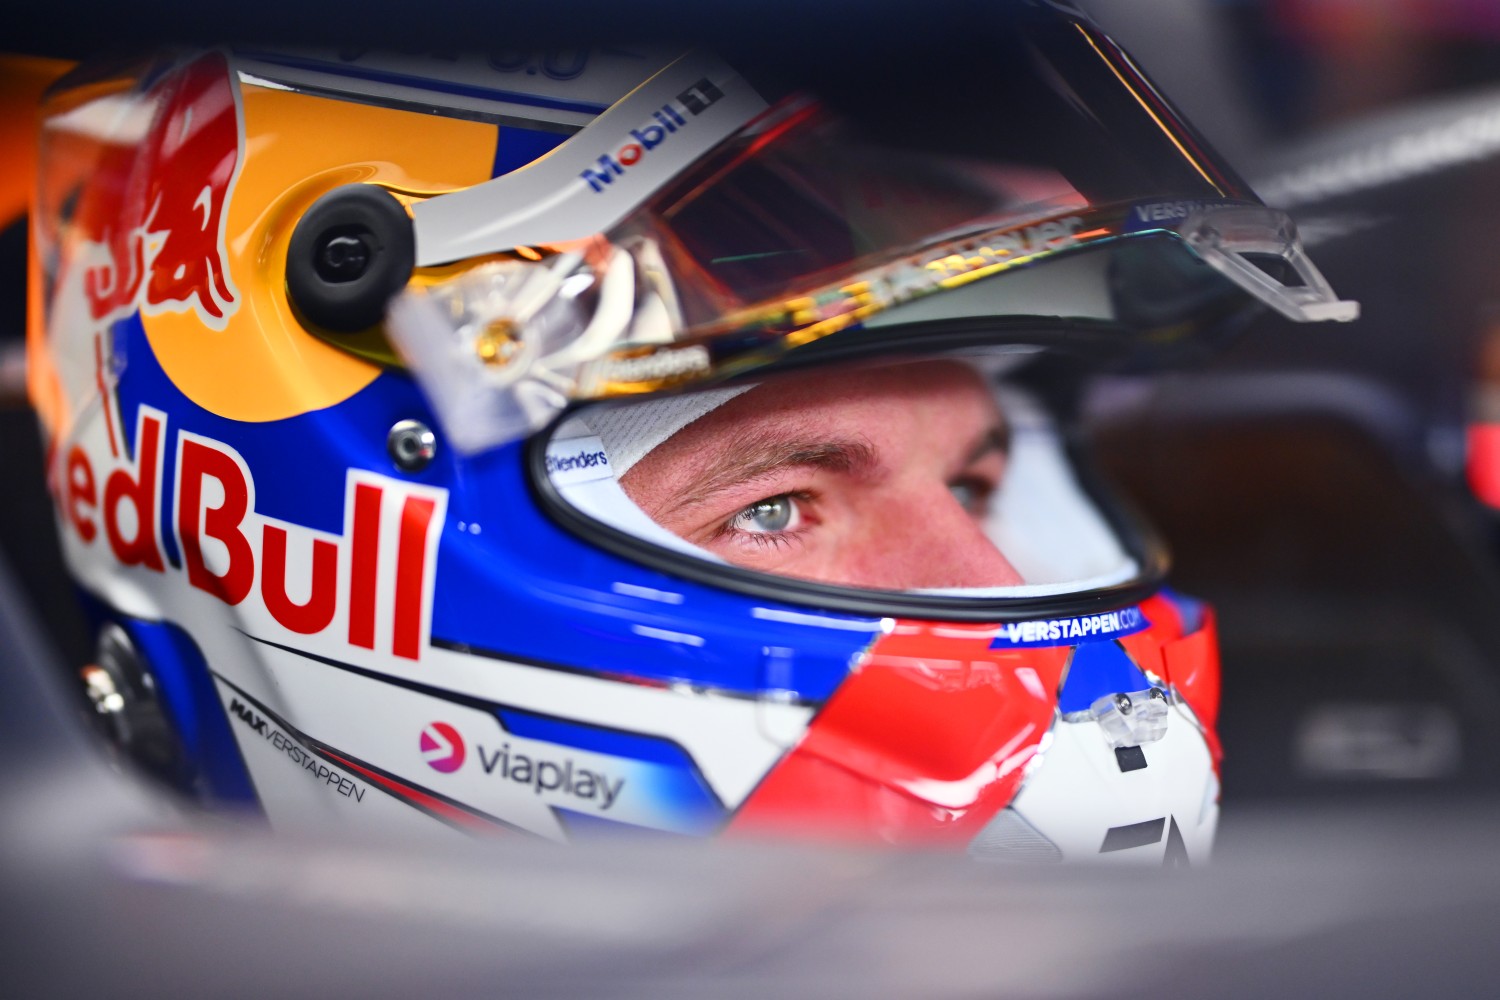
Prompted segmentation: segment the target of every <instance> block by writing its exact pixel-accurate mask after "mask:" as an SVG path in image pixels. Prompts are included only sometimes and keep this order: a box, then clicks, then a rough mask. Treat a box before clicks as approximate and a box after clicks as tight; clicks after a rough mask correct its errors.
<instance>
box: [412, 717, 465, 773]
mask: <svg viewBox="0 0 1500 1000" xmlns="http://www.w3.org/2000/svg"><path fill="white" fill-rule="evenodd" d="M421 748H422V759H423V760H425V761H427V766H428V767H430V768H432V769H433V770H434V771H441V772H442V773H443V774H452V773H453V772H454V771H457V770H458V769H459V768H460V767H462V766H463V763H464V757H465V756H466V755H467V753H468V751H466V750H465V749H464V738H463V737H462V736H460V735H458V730H457V729H454V728H453V727H452V726H450V725H448V723H446V722H429V723H428V724H427V726H426V727H425V728H424V729H423V730H422V740H421Z"/></svg>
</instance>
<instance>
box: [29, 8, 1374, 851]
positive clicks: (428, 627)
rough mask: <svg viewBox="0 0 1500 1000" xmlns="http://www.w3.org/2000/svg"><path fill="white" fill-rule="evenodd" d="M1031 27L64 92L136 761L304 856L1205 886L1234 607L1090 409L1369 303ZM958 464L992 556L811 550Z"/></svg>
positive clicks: (63, 232)
mask: <svg viewBox="0 0 1500 1000" xmlns="http://www.w3.org/2000/svg"><path fill="white" fill-rule="evenodd" d="M991 6H993V7H994V8H995V10H994V11H993V12H991V13H990V14H988V15H985V18H987V20H986V19H985V18H979V19H978V20H974V19H971V20H970V21H968V22H966V24H965V25H964V30H963V32H961V37H958V38H955V39H953V40H952V47H951V48H939V49H931V50H930V51H929V49H928V48H924V49H922V50H921V51H917V52H913V53H910V54H909V56H910V57H909V59H908V61H907V63H906V64H905V65H903V66H901V67H894V68H893V67H892V66H890V65H889V64H884V63H883V64H878V65H870V64H868V63H861V62H860V61H859V57H858V55H857V54H850V53H847V52H841V51H830V52H827V53H825V56H826V57H825V58H820V59H816V60H808V59H805V58H801V57H800V56H799V57H797V58H793V57H792V56H791V55H789V53H793V54H795V53H802V54H804V55H805V51H804V49H805V47H804V48H797V47H796V46H791V47H789V48H787V49H778V50H776V51H773V52H770V53H767V52H766V51H763V50H762V51H757V50H755V49H754V48H753V47H752V46H747V45H740V46H737V45H736V44H735V42H734V40H733V39H721V40H720V41H721V42H722V43H723V44H721V45H720V47H719V49H718V50H716V51H715V52H710V51H707V50H705V49H703V48H701V47H700V48H682V49H672V50H671V51H665V52H663V51H659V50H658V48H654V47H652V46H650V45H633V44H632V45H624V44H607V45H606V44H593V45H589V46H581V47H574V48H571V49H568V48H559V49H551V50H539V51H535V52H522V51H514V52H509V51H508V52H489V53H483V52H478V53H474V54H468V55H453V54H451V53H450V54H447V55H444V56H442V57H421V56H411V55H400V54H393V53H384V54H382V53H379V52H357V53H356V52H342V53H327V52H316V51H302V50H275V51H272V50H268V49H261V48H254V47H248V46H241V47H235V48H229V49H219V50H211V51H206V52H196V53H169V54H166V55H161V56H157V57H154V58H151V59H148V60H144V61H141V62H139V63H135V64H128V65H127V64H110V65H107V66H97V67H84V68H83V69H81V70H79V71H77V72H75V73H74V74H72V75H71V76H70V77H68V78H67V79H65V80H64V81H62V82H61V83H60V84H59V86H57V87H56V88H54V90H53V92H52V93H51V94H50V96H49V98H48V100H47V102H46V105H45V108H44V118H43V133H42V142H41V158H42V170H41V175H40V180H39V186H38V190H37V200H36V206H35V212H34V213H33V217H34V220H35V221H34V239H33V258H32V260H33V267H32V294H33V302H34V304H35V306H36V308H34V309H33V310H32V321H31V329H30V330H29V338H30V358H31V365H30V369H29V373H30V380H31V392H32V396H33V399H34V401H35V404H36V407H37V409H38V412H39V414H40V416H41V422H42V425H43V429H44V434H45V437H46V441H47V448H48V451H47V455H48V458H47V473H48V481H49V486H50V489H51V491H52V496H53V498H54V500H55V504H56V512H57V523H58V530H59V532H60V537H61V542H62V547H63V550H64V555H65V558H66V561H67V563H68V566H69V567H70V570H71V572H72V573H73V575H74V576H75V578H76V579H77V581H78V584H79V588H80V591H81V593H82V595H83V598H82V599H83V601H84V604H85V607H86V609H87V610H88V611H89V613H90V617H91V620H92V621H93V623H94V627H95V628H96V629H97V638H98V655H97V657H96V659H95V662H93V663H91V664H90V665H88V666H87V667H86V668H85V669H84V670H83V672H82V675H81V676H82V678H83V681H84V684H85V687H86V690H87V692H88V694H89V696H90V698H91V699H92V704H93V705H94V707H95V709H96V711H97V713H98V716H99V718H100V720H101V722H102V723H103V724H104V725H105V726H106V727H107V728H108V730H109V731H110V732H111V734H112V735H113V737H114V739H115V741H116V742H117V743H118V744H120V745H122V746H123V747H125V748H126V750H128V751H129V753H130V754H131V755H132V756H133V757H134V758H135V759H136V760H137V761H139V762H141V763H143V764H144V765H145V766H146V767H147V768H149V769H150V770H152V771H154V772H155V773H157V774H158V775H160V776H162V777H164V778H165V779H167V780H168V781H169V782H171V783H172V784H174V785H175V786H176V787H178V788H180V789H182V790H184V791H186V792H188V793H190V794H192V795H194V796H197V797H200V798H202V799H205V800H208V801H212V802H216V803H221V804H225V805H231V806H236V805H237V806H240V807H243V808H245V809H248V810H252V811H259V812H263V813H264V814H265V815H266V816H267V817H268V818H269V819H270V820H271V821H272V823H273V824H276V825H280V826H296V825H300V824H304V823H323V822H342V823H350V824H355V825H358V826H361V827H368V828H378V829H383V830H389V831H393V832H396V833H410V834H413V835H422V836H433V837H439V838H440V837H444V836H449V835H452V834H454V833H457V834H461V835H475V834H479V835H485V834H491V833H493V834H498V835H502V836H510V835H521V836H540V837H544V838H552V839H557V840H573V839H578V838H582V837H586V836H588V835H590V834H591V833H595V832H605V831H611V830H621V829H629V830H647V831H659V832H667V833H673V834H680V835H693V836H706V835H713V834H724V835H727V836H742V835H758V834H763V833H772V834H790V835H800V836H812V837H834V838H838V839H853V840H856V841H862V842H870V843H884V844H897V845H917V846H945V847H951V848H954V849H959V850H967V851H969V852H970V853H972V854H975V855H976V856H982V857H993V858H1016V859H1040V860H1057V859H1064V858H1095V859H1104V860H1117V859H1118V860H1125V859H1146V860H1151V861H1155V862H1158V863H1160V862H1162V861H1163V860H1165V861H1167V862H1184V861H1197V860H1200V859H1202V858H1203V857H1205V856H1206V854H1207V851H1208V849H1209V845H1210V843H1211V840H1212V836H1213V831H1214V826H1215V823H1216V818H1217V813H1218V794H1219V783H1218V777H1217V773H1218V760H1219V747H1218V742H1217V739H1216V737H1215V734H1214V723H1215V714H1216V708H1217V699H1218V684H1219V682H1218V672H1217V671H1218V666H1217V659H1216V649H1215V640H1214V619H1213V614H1212V612H1211V610H1210V609H1209V608H1207V607H1206V606H1205V605H1203V604H1201V603H1200V602H1197V601H1195V600H1192V599H1190V598H1188V597H1186V596H1183V595H1180V594H1177V593H1175V592H1173V591H1171V590H1170V589H1167V588H1166V587H1165V585H1164V577H1165V572H1166V568H1167V560H1166V556H1165V554H1164V552H1163V550H1162V548H1161V545H1160V543H1159V542H1157V541H1156V540H1155V539H1154V536H1152V535H1151V534H1150V532H1149V531H1148V530H1146V529H1145V528H1144V527H1143V526H1142V525H1141V524H1140V523H1139V522H1138V520H1137V519H1135V518H1134V517H1133V516H1132V515H1131V514H1130V513H1129V511H1128V510H1127V509H1126V508H1125V506H1124V505H1122V504H1121V503H1119V502H1118V501H1116V500H1114V499H1112V498H1111V497H1110V496H1109V495H1108V493H1107V491H1106V490H1105V489H1104V488H1103V487H1102V486H1101V485H1100V484H1099V483H1098V481H1097V478H1096V477H1095V476H1094V475H1093V474H1092V473H1091V472H1090V470H1089V467H1088V465H1087V462H1086V461H1085V456H1084V453H1083V445H1084V442H1083V441H1082V439H1081V437H1080V435H1079V432H1078V421H1077V413H1078V410H1079V405H1080V400H1081V399H1082V398H1083V396H1084V393H1085V391H1086V388H1087V385H1088V384H1089V379H1090V378H1091V376H1092V375H1094V374H1095V373H1097V372H1098V371H1100V370H1104V369H1111V370H1119V369H1122V368H1123V369H1129V370H1136V371H1140V370H1146V369H1149V368H1151V367H1153V366H1156V365H1161V364H1165V363H1168V362H1170V361H1171V360H1173V359H1175V358H1179V357H1181V356H1183V355H1185V354H1192V353H1193V352H1195V351H1198V350H1200V349H1202V348H1203V347H1204V346H1205V345H1211V344H1212V343H1214V342H1215V341H1216V338H1218V337H1220V336H1223V335H1225V334H1226V333H1228V332H1232V331H1233V329H1234V328H1235V327H1236V326H1237V325H1238V324H1239V323H1241V322H1242V321H1243V320H1244V318H1245V317H1246V316H1248V315H1250V314H1251V313H1253V312H1254V311H1256V310H1258V309H1260V308H1262V307H1264V306H1266V305H1269V306H1271V307H1273V308H1276V309H1278V310H1280V311H1281V312H1283V313H1285V314H1287V315H1288V316H1291V317H1292V318H1294V319H1299V320H1322V319H1347V318H1350V317H1351V316H1352V314H1353V311H1354V305H1353V304H1352V303H1347V302H1341V301H1339V300H1338V299H1337V298H1336V296H1334V294H1333V293H1332V291H1331V290H1330V289H1329V288H1328V286H1327V284H1326V282H1324V281H1323V279H1322V278H1321V276H1320V275H1319V274H1318V272H1317V270H1316V269H1315V268H1314V267H1313V266H1312V264H1311V263H1310V262H1309V261H1308V260H1307V258H1306V256H1305V255H1304V254H1303V252H1302V250H1301V245H1300V243H1299V241H1298V238H1297V235H1296V231H1295V228H1294V227H1293V226H1292V224H1291V222H1290V221H1289V220H1288V219H1287V218H1286V217H1285V216H1283V215H1280V214H1279V213H1276V212H1272V211H1270V210H1268V209H1266V208H1265V207H1264V206H1262V205H1261V204H1260V203H1259V202H1258V201H1257V200H1256V198H1255V197H1254V195H1253V193H1252V192H1251V191H1250V190H1249V189H1248V188H1247V187H1246V185H1245V184H1244V183H1243V182H1241V181H1240V180H1239V179H1238V178H1237V177H1236V176H1235V175H1234V174H1233V172H1232V171H1230V170H1229V169H1228V168H1227V167H1226V166H1225V165H1224V164H1222V163H1220V162H1219V161H1218V160H1217V159H1216V158H1215V157H1214V155H1213V154H1212V153H1211V151H1210V150H1208V148H1207V147H1206V146H1205V144H1204V143H1203V142H1202V140H1201V139H1200V138H1199V137H1198V136H1197V134H1196V133H1195V132H1194V131H1193V130H1192V129H1191V128H1190V127H1189V126H1188V125H1186V124H1185V123H1184V122H1183V121H1182V120H1181V118H1180V117H1179V116H1177V115H1176V114H1175V113H1174V112H1173V110H1172V109H1171V107H1170V106H1169V105H1168V104H1167V103H1166V102H1165V101H1164V100H1163V99H1162V97H1161V95H1160V94H1158V92H1157V91H1156V90H1155V89H1154V88H1153V87H1152V86H1151V85H1150V83H1149V82H1148V81H1147V80H1146V79H1145V77H1144V76H1143V75H1142V74H1141V72H1140V71H1139V70H1138V69H1137V68H1136V67H1135V65H1134V64H1133V63H1132V62H1131V61H1130V60H1129V58H1128V57H1127V56H1126V55H1125V54H1124V53H1123V52H1122V51H1121V50H1120V49H1119V48H1118V47H1116V46H1115V45H1114V44H1113V43H1112V42H1111V41H1110V40H1109V39H1108V38H1107V37H1106V36H1105V35H1103V34H1102V33H1101V32H1100V31H1099V30H1098V29H1097V28H1095V27H1094V26H1092V25H1091V24H1090V23H1089V22H1088V21H1087V20H1086V19H1084V18H1083V17H1082V16H1080V15H1078V14H1077V13H1076V12H1074V11H1072V10H1070V9H1068V8H1065V7H1063V6H1060V5H1057V4H1052V3H1016V4H1010V5H991ZM971 13H972V12H971ZM976 17H977V15H976ZM835 48H836V47H835ZM850 48H857V46H850ZM929 48H930V47H929ZM898 69H899V70H900V71H899V72H897V70H898ZM856 418H857V419H856ZM861 420H862V421H863V423H861V422H860V421H861ZM785 428H796V429H797V435H798V436H797V438H796V440H789V439H788V438H787V436H786V435H785V434H782V433H781V432H782V430H783V429H785ZM839 429H842V431H845V432H847V433H845V434H844V436H843V437H839V436H838V435H837V434H835V433H834V432H835V430H839ZM778 435H779V436H778ZM971 438H972V440H971ZM975 441H978V442H979V447H978V448H975V447H974V442H975ZM944 462H949V463H950V464H953V463H956V467H958V468H959V469H960V471H962V470H963V469H966V468H968V467H969V466H971V465H975V464H976V463H977V464H978V465H983V466H984V467H985V468H986V469H988V470H989V471H988V472H987V473H985V475H984V476H983V477H981V480H982V481H980V482H979V483H978V484H977V486H976V485H975V483H973V482H971V481H970V479H969V478H965V477H964V476H957V475H955V474H950V473H949V472H943V471H939V472H935V473H933V475H934V476H937V477H938V481H939V485H940V487H941V489H940V490H939V492H940V493H941V494H943V496H942V497H940V498H939V500H943V498H946V500H947V502H951V503H955V504H958V505H959V507H960V508H961V509H962V517H961V518H959V519H958V520H957V521H955V520H954V519H953V517H952V516H951V515H952V510H951V509H949V508H945V507H942V503H940V502H937V501H934V502H933V503H932V504H927V505H924V504H908V505H906V506H905V507H901V508H899V510H898V512H897V515H894V516H892V517H891V518H888V519H887V521H886V522H885V524H884V526H883V528H882V530H881V531H877V532H873V533H866V534H865V535H863V536H861V537H859V538H857V539H856V538H853V537H852V536H840V537H834V538H833V539H832V541H830V542H829V543H828V544H827V545H826V546H825V547H824V549H823V552H824V554H825V556H826V558H825V559H824V561H822V562H820V563H810V562H797V561H795V560H792V561H789V562H779V561H777V560H778V559H779V556H776V555H775V552H776V551H788V550H789V547H790V546H794V545H795V546H802V549H799V550H798V551H804V550H805V549H806V548H807V545H808V544H809V543H806V542H805V541H803V540H798V539H792V537H791V536H792V535H793V534H795V532H794V531H793V526H800V527H802V528H806V527H807V526H808V525H809V524H811V525H813V526H814V527H815V528H816V529H817V530H818V531H826V530H831V527H832V525H833V523H834V516H835V515H834V514H833V513H830V512H829V509H830V508H831V504H832V501H831V500H829V499H827V498H826V496H825V492H819V491H820V490H823V489H824V487H825V486H826V487H827V491H828V492H827V496H832V491H836V490H844V489H846V488H847V489H848V490H851V491H863V492H860V493H859V496H861V497H864V498H866V499H868V497H869V496H871V495H873V496H875V498H876V501H877V502H879V499H880V497H882V496H889V495H890V494H882V493H881V492H880V491H881V490H882V489H885V488H886V487H887V486H888V485H889V484H890V483H891V482H894V481H895V480H896V479H897V478H899V477H903V476H908V475H915V472H913V471H912V470H917V469H928V468H929V467H931V468H938V467H939V466H941V465H942V463H944ZM986 463H988V464H986ZM871 469H876V470H880V471H881V474H882V475H884V476H885V477H886V478H885V479H883V480H882V479H881V478H880V476H877V475H874V474H873V473H871V471H870V470H871ZM809 477H812V478H818V477H821V479H820V480H819V481H820V483H822V484H823V485H822V486H819V488H818V490H812V489H806V488H804V486H803V485H801V483H802V480H803V479H806V478H809ZM903 481H904V480H903ZM830 484H831V485H830ZM851 495H853V494H851ZM924 503H925V502H924ZM820 504H822V506H821V507H820V506H819V505H820ZM939 508H942V511H943V517H947V518H948V520H946V521H944V520H943V519H942V518H941V517H939V515H938V511H939ZM851 509H852V508H851ZM864 509H870V508H864ZM885 509H886V510H887V511H889V510H892V509H896V505H892V504H887V506H886V508H885ZM684 510H688V511H689V512H691V513H692V516H691V517H687V516H686V515H683V514H682V512H683V511H684ZM684 518H686V519H685V520H684ZM689 522H691V523H689ZM752 536H757V538H758V540H757V538H752ZM746 539H751V540H750V541H746ZM913 539H917V541H916V542H915V543H914V542H913ZM768 543H769V544H768ZM736 546H740V548H736ZM752 547H754V551H756V552H757V553H765V552H772V553H773V554H772V556H770V557H767V556H765V555H763V554H761V555H756V556H754V557H748V556H745V555H744V554H743V551H750V549H751V548H752ZM896 548H900V549H901V550H902V551H903V554H904V555H903V558H904V562H903V563H902V566H903V569H902V571H901V572H899V573H898V572H890V573H887V572H886V569H885V568H884V566H883V564H882V563H881V561H880V557H881V555H882V553H885V552H888V551H890V550H893V549H896ZM742 550H743V551H742ZM971 553H980V554H982V555H983V557H984V558H982V559H974V560H971V559H969V558H968V555H969V554H971ZM860 560H864V563H863V565H864V566H865V570H862V571H858V572H856V571H854V570H852V569H850V567H851V565H853V563H856V562H859V561H860ZM960 566H963V567H968V569H962V568H959V567H960ZM870 567H873V568H870Z"/></svg>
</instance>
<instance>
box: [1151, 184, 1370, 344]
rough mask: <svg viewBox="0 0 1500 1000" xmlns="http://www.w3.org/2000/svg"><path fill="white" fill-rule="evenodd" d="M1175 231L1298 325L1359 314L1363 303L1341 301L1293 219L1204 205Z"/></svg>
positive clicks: (1259, 210) (1255, 207)
mask: <svg viewBox="0 0 1500 1000" xmlns="http://www.w3.org/2000/svg"><path fill="white" fill-rule="evenodd" d="M1177 232H1178V234H1179V235H1181V236H1182V238H1183V239H1184V240H1186V241H1187V244H1188V246H1190V247H1192V248H1193V251H1194V252H1195V253H1197V254H1198V256H1200V257H1202V258H1203V260H1204V261H1205V262H1207V263H1208V264H1209V266H1211V267H1213V268H1214V270H1216V271H1218V272H1219V273H1220V274H1222V275H1224V277H1226V278H1228V279H1229V280H1230V281H1233V282H1234V283H1235V284H1236V285H1238V286H1240V287H1241V288H1243V289H1244V290H1245V291H1247V292H1249V293H1250V294H1251V295H1253V296H1255V297H1256V298H1257V299H1259V300H1260V301H1262V302H1264V303H1266V304H1267V305H1269V306H1270V307H1271V308H1273V309H1275V310H1276V311H1277V312H1279V313H1281V314H1282V315H1283V316H1285V317H1287V318H1288V319H1291V320H1295V321H1297V322H1300V323H1316V322H1322V321H1325V320H1334V321H1336V322H1340V323H1348V322H1350V321H1352V320H1356V319H1358V318H1359V303H1358V302H1354V301H1352V300H1349V299H1340V298H1339V297H1338V295H1337V294H1336V293H1335V292H1334V290H1333V288H1332V287H1331V286H1330V285H1329V284H1328V281H1327V279H1325V278H1324V277H1323V274H1322V272H1320V271H1319V270H1318V268H1317V266H1316V265H1314V264H1313V262H1312V260H1311V259H1310V258H1309V257H1308V256H1307V252H1306V251H1305V250H1303V248H1302V241H1301V239H1300V238H1299V237H1298V236H1297V227H1296V224H1295V223H1293V222H1292V220H1291V217H1290V216H1288V215H1286V214H1285V213H1283V212H1278V211H1276V210H1275V209H1271V208H1264V207H1262V206H1259V205H1215V206H1206V207H1203V208H1200V209H1198V210H1197V211H1194V212H1193V213H1191V214H1190V215H1189V216H1188V217H1187V218H1186V219H1185V220H1183V223H1182V225H1181V226H1179V227H1178V228H1177ZM1249 254H1259V255H1262V256H1273V257H1277V258H1279V259H1281V260H1282V261H1284V262H1285V263H1287V264H1288V265H1290V266H1291V268H1292V270H1293V271H1294V272H1296V274H1297V276H1298V277H1299V278H1301V279H1302V284H1301V285H1286V284H1283V283H1282V282H1280V281H1278V280H1276V279H1275V278H1273V277H1272V276H1271V275H1270V274H1268V273H1266V272H1265V271H1264V270H1262V269H1261V268H1259V267H1257V266H1256V265H1255V263H1254V262H1253V261H1251V260H1250V259H1249V257H1248V255H1249Z"/></svg>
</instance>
